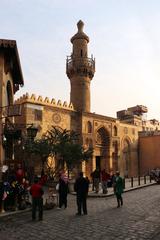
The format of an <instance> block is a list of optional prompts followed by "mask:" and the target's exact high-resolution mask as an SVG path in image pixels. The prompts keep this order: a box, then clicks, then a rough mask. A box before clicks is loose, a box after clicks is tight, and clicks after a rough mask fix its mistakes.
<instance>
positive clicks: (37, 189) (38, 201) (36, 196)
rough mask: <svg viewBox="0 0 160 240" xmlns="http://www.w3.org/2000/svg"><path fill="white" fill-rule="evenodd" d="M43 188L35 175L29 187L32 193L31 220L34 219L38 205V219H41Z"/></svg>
mask: <svg viewBox="0 0 160 240" xmlns="http://www.w3.org/2000/svg"><path fill="white" fill-rule="evenodd" d="M43 193H44V192H43V189H42V186H41V185H40V184H39V183H38V178H37V177H35V179H34V184H32V186H31V189H30V194H31V195H32V220H35V219H36V209H37V207H38V211H39V220H42V219H43V198H42V195H43Z"/></svg>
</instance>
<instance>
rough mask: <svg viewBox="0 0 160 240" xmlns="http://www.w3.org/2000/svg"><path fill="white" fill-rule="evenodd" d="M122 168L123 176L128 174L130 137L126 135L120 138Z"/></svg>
mask: <svg viewBox="0 0 160 240" xmlns="http://www.w3.org/2000/svg"><path fill="white" fill-rule="evenodd" d="M122 154H123V168H124V175H125V177H128V176H129V173H130V165H131V139H130V138H129V137H128V136H126V137H124V138H123V140H122Z"/></svg>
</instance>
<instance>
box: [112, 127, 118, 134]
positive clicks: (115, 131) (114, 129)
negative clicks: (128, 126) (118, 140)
mask: <svg viewBox="0 0 160 240" xmlns="http://www.w3.org/2000/svg"><path fill="white" fill-rule="evenodd" d="M113 135H114V136H117V127H116V126H114V128H113Z"/></svg>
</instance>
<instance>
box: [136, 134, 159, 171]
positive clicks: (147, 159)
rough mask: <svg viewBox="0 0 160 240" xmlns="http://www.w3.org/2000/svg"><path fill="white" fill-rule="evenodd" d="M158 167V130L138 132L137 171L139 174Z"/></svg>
mask: <svg viewBox="0 0 160 240" xmlns="http://www.w3.org/2000/svg"><path fill="white" fill-rule="evenodd" d="M154 168H160V131H150V132H140V133H139V171H140V174H141V175H144V174H146V173H149V172H150V171H151V170H152V169H154Z"/></svg>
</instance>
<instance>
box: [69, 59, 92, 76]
mask: <svg viewBox="0 0 160 240" xmlns="http://www.w3.org/2000/svg"><path fill="white" fill-rule="evenodd" d="M94 72H95V59H93V58H88V57H80V58H77V57H76V58H73V57H67V60H66V73H67V76H68V77H71V76H72V75H73V74H75V73H76V74H80V75H89V76H90V78H92V77H93V76H94Z"/></svg>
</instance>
